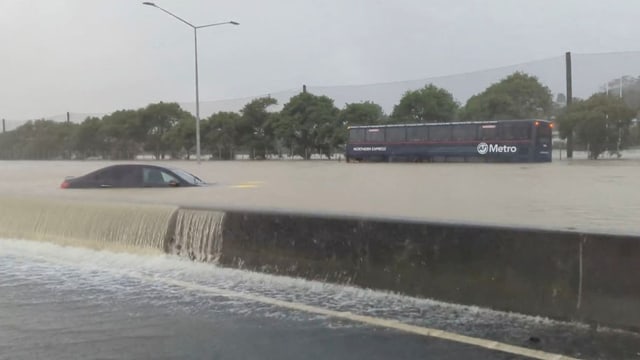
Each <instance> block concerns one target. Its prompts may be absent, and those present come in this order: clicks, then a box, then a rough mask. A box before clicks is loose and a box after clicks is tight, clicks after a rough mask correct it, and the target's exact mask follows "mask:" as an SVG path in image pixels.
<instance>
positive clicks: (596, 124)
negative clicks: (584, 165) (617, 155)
mask: <svg viewBox="0 0 640 360" xmlns="http://www.w3.org/2000/svg"><path fill="white" fill-rule="evenodd" d="M635 114H636V112H635V111H634V110H633V109H631V108H629V107H628V106H627V105H626V104H625V103H624V101H623V100H622V99H620V98H618V97H613V96H607V95H606V94H595V95H593V96H591V97H590V98H589V99H587V100H584V101H576V102H574V103H573V104H572V105H571V106H570V107H569V108H568V109H566V111H565V112H564V113H563V114H562V115H560V116H559V117H558V123H559V131H560V137H562V138H566V137H567V136H568V135H569V134H570V133H571V132H572V131H573V132H574V133H575V134H576V138H577V139H576V140H577V141H578V142H581V143H582V144H585V145H586V146H587V148H588V149H589V158H590V159H597V158H598V157H599V156H600V155H601V154H602V153H603V152H605V151H606V150H609V151H610V152H612V153H613V152H617V151H618V150H619V149H622V148H624V147H625V145H626V141H625V140H626V138H627V137H628V134H629V126H630V124H631V119H633V117H634V115H635Z"/></svg>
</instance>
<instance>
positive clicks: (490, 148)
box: [477, 142, 518, 155]
mask: <svg viewBox="0 0 640 360" xmlns="http://www.w3.org/2000/svg"><path fill="white" fill-rule="evenodd" d="M477 149H478V154H480V155H485V154H487V153H516V152H518V148H517V147H515V146H509V145H497V144H491V145H488V144H487V143H485V142H481V143H480V144H478V147H477Z"/></svg>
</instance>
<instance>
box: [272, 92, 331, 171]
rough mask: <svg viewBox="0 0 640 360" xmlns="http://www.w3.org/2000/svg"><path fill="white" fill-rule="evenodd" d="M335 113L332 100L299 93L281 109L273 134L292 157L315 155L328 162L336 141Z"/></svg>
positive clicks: (305, 157)
mask: <svg viewBox="0 0 640 360" xmlns="http://www.w3.org/2000/svg"><path fill="white" fill-rule="evenodd" d="M339 112H340V111H339V110H338V109H337V108H336V107H335V106H334V105H333V100H332V99H330V98H328V97H326V96H317V95H313V94H310V93H307V92H303V93H300V94H298V95H296V96H294V97H292V98H291V99H289V102H288V103H286V104H285V105H284V107H283V109H282V111H281V112H280V116H278V117H277V121H276V122H274V124H273V128H274V133H275V134H276V135H277V136H278V137H279V138H280V139H282V141H283V143H284V144H286V145H288V146H289V147H290V148H291V149H292V152H293V154H295V155H300V156H301V157H303V158H304V159H310V158H311V155H312V154H313V153H314V152H317V153H320V154H323V155H325V156H327V157H329V158H330V157H331V154H332V152H333V149H334V148H335V146H336V145H338V144H337V140H339V138H340V137H339V136H338V135H337V133H336V132H339V131H341V127H340V126H339V124H338V121H339V120H338V115H339Z"/></svg>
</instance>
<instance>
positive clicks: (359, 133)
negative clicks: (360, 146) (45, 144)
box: [349, 129, 365, 143]
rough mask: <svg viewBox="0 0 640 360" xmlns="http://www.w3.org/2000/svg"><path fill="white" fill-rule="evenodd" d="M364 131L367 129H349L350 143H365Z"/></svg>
mask: <svg viewBox="0 0 640 360" xmlns="http://www.w3.org/2000/svg"><path fill="white" fill-rule="evenodd" d="M364 130H365V129H349V142H350V143H360V142H364Z"/></svg>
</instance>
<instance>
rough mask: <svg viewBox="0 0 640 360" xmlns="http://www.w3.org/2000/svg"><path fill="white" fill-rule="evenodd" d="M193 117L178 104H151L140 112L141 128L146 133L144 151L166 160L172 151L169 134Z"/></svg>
mask: <svg viewBox="0 0 640 360" xmlns="http://www.w3.org/2000/svg"><path fill="white" fill-rule="evenodd" d="M190 119H192V115H191V114H190V113H188V112H187V111H184V110H182V108H181V107H180V105H178V104H177V103H163V102H159V103H157V104H150V105H148V106H147V107H146V108H144V109H142V110H140V126H141V128H142V131H143V133H144V149H145V150H146V151H151V152H153V155H154V157H155V158H156V159H160V158H162V159H164V157H165V155H166V153H167V152H169V151H170V149H171V144H170V141H169V139H168V138H167V134H168V132H169V130H171V128H172V127H174V126H175V125H176V124H177V123H178V122H179V121H180V120H190Z"/></svg>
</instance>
